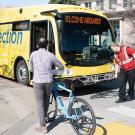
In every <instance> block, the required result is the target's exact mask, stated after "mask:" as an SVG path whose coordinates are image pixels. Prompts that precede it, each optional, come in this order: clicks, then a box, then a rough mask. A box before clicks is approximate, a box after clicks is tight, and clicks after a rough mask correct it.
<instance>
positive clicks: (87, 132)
mask: <svg viewBox="0 0 135 135" xmlns="http://www.w3.org/2000/svg"><path fill="white" fill-rule="evenodd" d="M68 111H69V115H70V116H72V117H75V118H76V119H75V120H73V119H71V120H70V122H71V125H72V127H73V129H74V130H75V132H76V133H77V134H78V135H93V134H94V132H95V128H96V117H95V115H94V112H93V110H92V107H91V106H90V105H89V103H88V102H86V101H85V100H83V99H81V98H74V100H73V101H72V102H71V104H70V105H69V108H68Z"/></svg>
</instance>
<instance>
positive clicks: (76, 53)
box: [0, 4, 115, 86]
mask: <svg viewBox="0 0 135 135" xmlns="http://www.w3.org/2000/svg"><path fill="white" fill-rule="evenodd" d="M40 36H44V37H46V38H47V39H48V41H49V43H48V47H47V49H48V50H49V51H50V52H52V53H54V54H55V55H56V56H57V58H58V59H59V60H60V61H61V62H62V63H63V64H64V65H65V71H64V74H63V75H62V78H63V80H77V81H76V82H78V84H79V85H82V86H83V85H90V84H92V83H97V82H101V81H108V80H112V79H113V78H114V66H113V54H112V52H111V50H110V45H111V42H112V41H114V40H115V38H114V36H113V31H112V29H111V26H110V23H109V21H108V20H107V18H106V17H105V16H104V15H103V14H101V13H99V12H97V11H95V10H91V9H87V8H83V7H80V6H75V5H59V4H47V5H38V6H28V7H16V8H1V9H0V75H1V76H5V77H8V78H12V79H15V80H17V81H18V82H19V83H22V84H25V85H27V84H29V82H30V80H31V77H30V73H29V70H28V63H29V56H30V54H31V52H32V51H35V50H36V49H37V48H36V44H37V41H38V39H39V37H40ZM78 84H77V85H78Z"/></svg>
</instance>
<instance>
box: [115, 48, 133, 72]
mask: <svg viewBox="0 0 135 135" xmlns="http://www.w3.org/2000/svg"><path fill="white" fill-rule="evenodd" d="M126 52H127V55H128V57H129V58H131V57H132V58H133V54H135V51H134V50H133V49H131V48H130V47H126ZM125 60H126V58H125V54H124V47H123V46H122V47H120V51H119V52H118V53H116V55H115V63H116V64H119V66H120V68H122V69H124V70H126V71H129V70H132V69H134V68H135V59H134V58H133V60H131V61H130V62H128V63H126V64H120V63H121V62H123V61H125Z"/></svg>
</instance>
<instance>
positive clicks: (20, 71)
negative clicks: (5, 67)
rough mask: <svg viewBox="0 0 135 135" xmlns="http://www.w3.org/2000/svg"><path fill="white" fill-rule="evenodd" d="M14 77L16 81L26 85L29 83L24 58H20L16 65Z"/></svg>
mask: <svg viewBox="0 0 135 135" xmlns="http://www.w3.org/2000/svg"><path fill="white" fill-rule="evenodd" d="M16 78H17V82H19V83H21V84H23V85H28V84H29V73H28V67H27V65H26V63H25V61H24V60H20V61H19V62H18V63H17V66H16Z"/></svg>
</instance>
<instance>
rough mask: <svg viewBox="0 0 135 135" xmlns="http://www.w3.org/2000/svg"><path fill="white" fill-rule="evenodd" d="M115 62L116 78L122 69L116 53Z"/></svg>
mask: <svg viewBox="0 0 135 135" xmlns="http://www.w3.org/2000/svg"><path fill="white" fill-rule="evenodd" d="M114 64H115V69H114V70H115V78H118V73H119V71H120V66H119V64H118V61H117V56H116V54H115V55H114Z"/></svg>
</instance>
